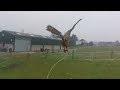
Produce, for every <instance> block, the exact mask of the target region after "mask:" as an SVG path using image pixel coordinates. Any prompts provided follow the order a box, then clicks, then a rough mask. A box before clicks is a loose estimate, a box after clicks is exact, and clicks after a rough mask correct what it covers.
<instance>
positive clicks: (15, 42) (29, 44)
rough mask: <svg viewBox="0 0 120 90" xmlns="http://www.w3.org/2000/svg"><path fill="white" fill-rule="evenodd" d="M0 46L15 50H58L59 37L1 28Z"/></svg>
mask: <svg viewBox="0 0 120 90" xmlns="http://www.w3.org/2000/svg"><path fill="white" fill-rule="evenodd" d="M0 48H6V49H7V50H9V48H12V50H13V51H15V52H19V51H22V52H25V51H40V50H41V49H49V50H51V51H53V50H60V49H61V45H60V39H54V38H51V37H47V36H41V35H34V34H28V33H23V32H22V33H20V32H15V31H7V30H3V31H1V32H0Z"/></svg>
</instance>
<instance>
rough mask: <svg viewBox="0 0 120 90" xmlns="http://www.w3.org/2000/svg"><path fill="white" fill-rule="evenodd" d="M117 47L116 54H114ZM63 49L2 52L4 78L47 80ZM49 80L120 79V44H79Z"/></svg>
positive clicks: (0, 68) (0, 65)
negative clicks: (118, 45) (96, 45)
mask: <svg viewBox="0 0 120 90" xmlns="http://www.w3.org/2000/svg"><path fill="white" fill-rule="evenodd" d="M112 49H113V54H112ZM65 55H66V54H65V53H63V52H56V53H50V52H49V53H48V54H46V52H44V53H42V52H36V53H29V55H28V54H27V53H12V55H11V56H10V55H9V53H2V52H1V53H0V78H1V79H2V78H5V79H11V78H12V79H16V78H17V79H22V78H23V79H24V78H25V79H46V78H47V75H48V72H49V70H50V69H51V67H52V66H53V65H54V64H55V63H56V62H58V61H59V60H60V59H61V58H63V57H64V56H65ZM48 78H49V79H107V78H110V79H111V78H112V79H114V78H120V47H79V48H74V52H73V49H70V50H69V54H68V55H67V56H66V57H65V58H64V59H63V60H62V61H61V62H59V63H58V64H57V65H56V66H55V67H54V68H53V69H52V71H51V72H50V74H49V77H48Z"/></svg>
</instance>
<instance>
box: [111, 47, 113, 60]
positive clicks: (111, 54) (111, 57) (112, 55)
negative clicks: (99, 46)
mask: <svg viewBox="0 0 120 90" xmlns="http://www.w3.org/2000/svg"><path fill="white" fill-rule="evenodd" d="M112 58H113V49H111V59H112Z"/></svg>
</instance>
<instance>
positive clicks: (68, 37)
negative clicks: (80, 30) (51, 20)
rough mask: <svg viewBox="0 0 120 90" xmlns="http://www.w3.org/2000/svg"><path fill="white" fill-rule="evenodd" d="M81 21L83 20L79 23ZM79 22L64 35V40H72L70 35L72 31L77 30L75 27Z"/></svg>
mask: <svg viewBox="0 0 120 90" xmlns="http://www.w3.org/2000/svg"><path fill="white" fill-rule="evenodd" d="M81 20H82V19H80V20H79V21H81ZM79 21H77V23H75V24H74V26H73V27H72V28H71V29H70V30H68V31H67V32H66V33H65V34H64V40H69V39H70V34H71V32H72V30H73V29H74V28H75V26H76V25H77V24H78V22H79Z"/></svg>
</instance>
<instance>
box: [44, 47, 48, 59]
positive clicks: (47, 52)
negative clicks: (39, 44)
mask: <svg viewBox="0 0 120 90" xmlns="http://www.w3.org/2000/svg"><path fill="white" fill-rule="evenodd" d="M47 56H48V49H47V50H46V54H45V58H47Z"/></svg>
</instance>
